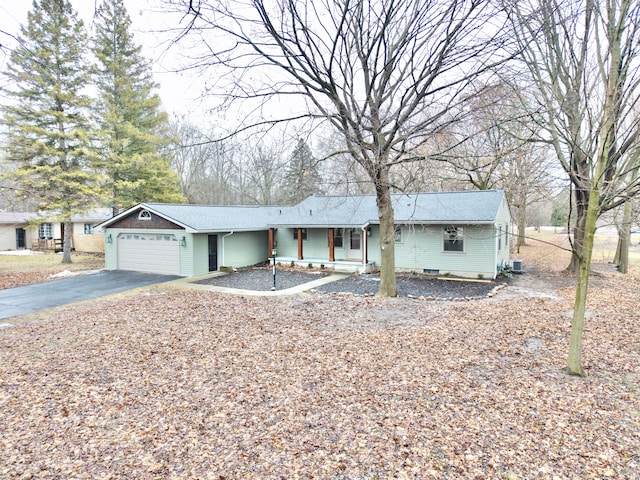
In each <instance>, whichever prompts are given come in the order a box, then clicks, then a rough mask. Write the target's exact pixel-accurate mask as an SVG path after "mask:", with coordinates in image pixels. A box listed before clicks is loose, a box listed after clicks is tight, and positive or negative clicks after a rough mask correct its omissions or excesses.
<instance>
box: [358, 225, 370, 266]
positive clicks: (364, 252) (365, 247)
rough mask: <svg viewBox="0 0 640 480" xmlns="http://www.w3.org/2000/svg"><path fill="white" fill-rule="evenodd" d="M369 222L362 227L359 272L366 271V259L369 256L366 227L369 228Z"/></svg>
mask: <svg viewBox="0 0 640 480" xmlns="http://www.w3.org/2000/svg"><path fill="white" fill-rule="evenodd" d="M370 223H371V222H367V223H365V224H364V225H363V226H362V227H361V230H362V247H363V248H362V269H361V270H360V273H361V274H362V273H367V262H366V259H368V258H369V255H368V253H369V236H368V235H367V229H368V228H369V224H370Z"/></svg>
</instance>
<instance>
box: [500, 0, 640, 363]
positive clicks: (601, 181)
mask: <svg viewBox="0 0 640 480" xmlns="http://www.w3.org/2000/svg"><path fill="white" fill-rule="evenodd" d="M510 8H511V13H512V19H513V25H514V27H515V29H514V31H515V36H516V37H517V39H518V41H519V42H520V44H521V47H522V52H523V55H522V58H523V60H524V63H525V65H526V68H527V69H528V71H529V73H530V74H531V76H532V78H533V83H534V85H535V87H536V90H537V92H538V95H539V98H540V101H541V103H542V106H543V107H544V111H545V116H544V122H543V123H541V126H542V127H543V128H545V129H546V132H547V135H548V139H549V141H550V143H551V144H552V145H553V147H554V149H555V152H556V155H557V157H558V159H559V160H560V164H561V165H562V167H563V168H564V170H565V171H566V172H567V174H568V175H569V178H570V180H571V183H572V185H573V189H574V197H573V198H574V200H575V207H574V211H575V216H576V219H575V227H574V230H573V257H572V263H571V265H570V269H572V270H576V271H577V272H578V287H577V292H576V299H575V305H574V314H573V322H572V327H571V338H570V344H569V354H568V359H567V372H568V373H570V374H574V375H584V370H583V368H582V360H581V356H582V332H583V329H584V314H585V307H586V297H587V290H588V284H589V271H590V268H591V256H592V251H593V240H594V234H595V230H596V221H597V219H598V217H599V215H600V214H601V213H602V212H604V211H606V210H610V209H612V208H615V207H616V206H619V205H621V204H622V203H624V202H625V201H626V200H627V199H629V198H632V197H633V196H635V195H637V193H638V191H639V187H640V185H639V184H638V182H637V181H635V182H629V181H627V179H628V174H629V172H630V171H631V170H633V169H634V168H635V167H636V166H637V162H638V159H637V157H636V156H635V155H633V154H632V153H633V152H634V151H636V147H637V145H638V138H639V135H640V128H639V127H640V124H639V122H638V118H637V116H635V115H632V112H633V111H634V110H635V107H636V105H637V104H638V101H640V82H639V80H640V77H639V76H638V68H637V67H638V62H639V61H640V52H639V48H638V44H639V41H640V30H639V29H640V4H638V2H637V1H633V0H617V1H595V0H587V1H586V2H585V1H584V0H564V1H563V0H536V1H535V2H533V1H532V2H512V4H511V5H510Z"/></svg>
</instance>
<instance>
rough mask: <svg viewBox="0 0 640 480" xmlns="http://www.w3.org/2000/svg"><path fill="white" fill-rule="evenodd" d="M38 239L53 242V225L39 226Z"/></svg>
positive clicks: (47, 223) (42, 224)
mask: <svg viewBox="0 0 640 480" xmlns="http://www.w3.org/2000/svg"><path fill="white" fill-rule="evenodd" d="M38 238H39V239H41V240H43V239H45V238H46V239H49V240H51V239H52V238H53V225H52V224H51V223H49V222H45V223H41V224H40V225H38Z"/></svg>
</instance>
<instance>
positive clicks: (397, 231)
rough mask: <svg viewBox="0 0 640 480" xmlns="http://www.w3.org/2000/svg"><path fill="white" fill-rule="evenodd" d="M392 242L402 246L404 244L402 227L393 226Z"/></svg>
mask: <svg viewBox="0 0 640 480" xmlns="http://www.w3.org/2000/svg"><path fill="white" fill-rule="evenodd" d="M393 240H394V242H395V243H397V244H402V243H403V242H404V228H402V225H394V227H393Z"/></svg>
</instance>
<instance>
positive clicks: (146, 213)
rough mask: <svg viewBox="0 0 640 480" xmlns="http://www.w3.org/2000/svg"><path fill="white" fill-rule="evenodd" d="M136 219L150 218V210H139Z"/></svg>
mask: <svg viewBox="0 0 640 480" xmlns="http://www.w3.org/2000/svg"><path fill="white" fill-rule="evenodd" d="M138 220H151V212H150V211H149V210H141V211H140V213H138Z"/></svg>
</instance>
